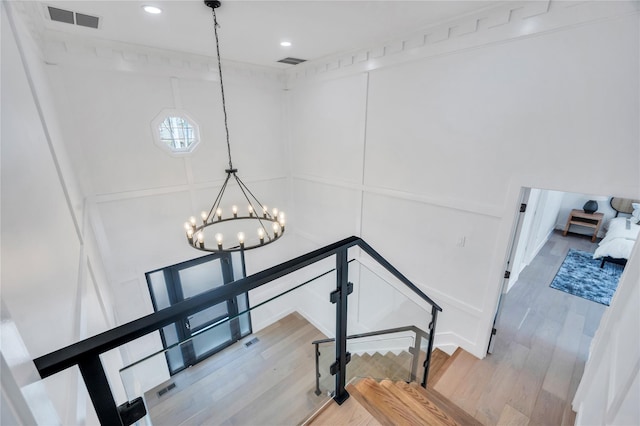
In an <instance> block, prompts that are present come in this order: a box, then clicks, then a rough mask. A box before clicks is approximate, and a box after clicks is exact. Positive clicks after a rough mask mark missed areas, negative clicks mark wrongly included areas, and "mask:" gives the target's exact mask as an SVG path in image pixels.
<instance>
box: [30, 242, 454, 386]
mask: <svg viewBox="0 0 640 426" xmlns="http://www.w3.org/2000/svg"><path fill="white" fill-rule="evenodd" d="M355 245H357V246H359V247H360V248H362V249H363V250H364V251H365V252H366V253H367V254H369V255H370V256H371V257H373V258H374V259H375V260H376V261H377V262H378V263H380V264H381V265H382V266H383V267H385V269H387V270H388V271H389V272H391V274H393V275H394V276H395V277H396V278H398V279H399V280H400V281H402V283H403V284H405V285H406V286H407V287H409V288H410V289H411V290H412V291H413V292H414V293H416V294H417V295H418V296H420V297H421V298H422V299H424V300H425V301H427V302H428V303H430V304H431V305H432V306H433V307H435V308H436V309H437V310H438V311H442V308H441V307H440V306H438V305H437V304H436V303H435V302H434V301H433V300H431V299H430V298H429V297H428V296H427V295H426V294H424V293H423V292H422V291H420V289H418V288H417V287H416V286H415V285H414V284H413V283H412V282H411V281H409V279H408V278H406V277H405V276H404V275H402V274H401V273H400V271H398V270H397V269H396V268H394V267H393V266H392V265H391V264H390V263H389V262H387V260H386V259H384V258H383V257H382V256H381V255H380V254H379V253H378V252H376V251H375V250H374V249H373V248H372V247H371V246H369V244H367V243H366V242H365V241H364V240H363V239H362V238H359V237H355V236H352V237H349V238H345V239H344V240H342V241H338V242H336V243H333V244H329V245H327V246H325V247H322V248H319V249H317V250H314V251H312V252H309V253H307V254H303V255H302V256H298V257H296V258H294V259H291V260H289V261H286V262H284V263H281V264H279V265H276V266H273V267H271V268H268V269H265V270H264V271H261V272H258V273H255V274H253V275H250V276H248V277H246V278H242V279H239V280H238V281H235V282H234V285H232V286H229V285H227V286H221V287H217V288H215V289H213V290H209V291H206V292H203V293H201V294H199V295H197V296H194V297H192V298H189V299H187V300H184V301H182V302H179V303H176V304H175V305H172V306H170V307H168V308H165V309H162V310H160V311H157V312H154V313H152V314H149V315H146V316H144V317H142V318H139V319H137V320H134V321H131V322H128V323H126V324H123V325H121V326H118V327H115V328H112V329H111V330H108V331H105V332H103V333H100V334H97V335H95V336H93V337H89V338H88V339H85V340H82V341H80V342H77V343H73V344H71V345H69V346H67V347H64V348H62V349H58V350H56V351H54V352H51V353H49V354H46V355H43V356H40V357H38V358H36V359H34V360H33V362H34V363H35V365H36V368H37V369H38V372H39V373H40V377H41V378H43V379H44V378H46V377H49V376H51V375H53V374H56V373H59V372H60V371H62V370H66V369H67V368H69V367H72V366H74V365H76V364H78V363H79V362H80V361H81V360H82V358H85V357H87V356H95V355H99V354H102V353H104V352H107V351H110V350H111V349H115V348H117V347H119V346H122V345H124V344H126V343H128V342H130V341H132V340H135V339H137V338H139V337H142V336H144V335H146V334H149V333H151V332H154V331H156V330H159V329H160V328H162V327H164V326H166V325H169V324H172V323H174V322H176V321H178V320H179V319H180V318H184V317H185V316H188V315H193V314H195V313H197V312H199V311H201V310H203V309H205V308H207V307H209V306H213V305H215V304H217V303H219V302H221V301H224V300H229V299H232V298H234V297H236V296H238V295H240V294H242V293H246V292H248V291H249V290H253V289H255V288H257V287H260V286H262V285H263V284H266V283H268V282H270V281H273V280H275V279H278V278H281V277H283V276H285V275H288V274H290V273H292V272H295V271H297V270H299V269H302V268H304V267H306V266H309V265H311V264H312V263H315V262H318V261H320V260H322V259H325V258H327V257H329V256H331V255H334V254H336V253H337V251H338V250H340V249H345V248H349V247H353V246H355Z"/></svg>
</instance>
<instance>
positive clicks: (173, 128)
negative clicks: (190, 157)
mask: <svg viewBox="0 0 640 426" xmlns="http://www.w3.org/2000/svg"><path fill="white" fill-rule="evenodd" d="M151 126H152V127H153V133H154V138H155V142H156V145H158V146H159V147H160V148H162V149H164V150H166V151H168V152H170V153H172V154H185V153H189V152H191V151H193V149H194V148H195V147H196V145H197V144H198V142H199V141H200V137H199V131H198V125H197V124H196V123H195V121H193V120H192V119H191V118H190V117H189V116H188V115H187V114H185V113H184V112H183V111H177V110H165V111H163V112H161V113H160V114H159V115H158V116H157V117H156V119H155V120H153V123H152V124H151Z"/></svg>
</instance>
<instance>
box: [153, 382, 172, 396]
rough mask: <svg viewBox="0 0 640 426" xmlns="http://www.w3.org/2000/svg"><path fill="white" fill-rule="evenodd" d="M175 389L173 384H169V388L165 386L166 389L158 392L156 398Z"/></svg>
mask: <svg viewBox="0 0 640 426" xmlns="http://www.w3.org/2000/svg"><path fill="white" fill-rule="evenodd" d="M175 387H176V384H175V383H171V384H169V386H167V387H165V388H162V389H160V390H159V391H158V392H157V395H158V397H161V396H162V395H164V394H165V393H167V392H169V391H170V390H171V389H173V388H175Z"/></svg>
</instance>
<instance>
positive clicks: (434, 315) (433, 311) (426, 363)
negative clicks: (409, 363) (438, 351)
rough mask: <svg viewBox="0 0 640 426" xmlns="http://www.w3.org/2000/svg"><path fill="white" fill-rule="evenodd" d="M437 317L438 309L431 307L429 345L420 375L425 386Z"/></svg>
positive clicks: (424, 386)
mask: <svg viewBox="0 0 640 426" xmlns="http://www.w3.org/2000/svg"><path fill="white" fill-rule="evenodd" d="M437 319H438V310H437V309H436V307H435V306H432V307H431V323H430V324H429V345H428V347H427V357H426V359H425V360H424V375H423V376H422V383H421V385H422V387H423V388H426V387H427V379H428V378H429V367H431V351H433V339H434V337H435V334H436V333H435V332H436V320H437Z"/></svg>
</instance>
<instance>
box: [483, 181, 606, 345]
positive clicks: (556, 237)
mask: <svg viewBox="0 0 640 426" xmlns="http://www.w3.org/2000/svg"><path fill="white" fill-rule="evenodd" d="M590 200H597V201H598V203H597V206H598V207H597V209H596V210H597V214H601V215H602V223H608V221H609V220H610V219H612V218H613V217H614V216H615V215H616V211H615V210H613V209H612V208H611V206H610V205H609V200H610V197H606V196H597V195H590V194H577V193H570V192H562V191H553V190H544V189H538V188H522V190H521V193H520V199H519V201H518V204H517V206H516V208H515V209H514V210H515V211H514V214H515V215H517V217H516V220H515V221H514V229H513V231H512V239H511V243H510V245H509V248H508V251H507V261H506V263H505V274H504V279H503V282H502V291H501V293H500V297H499V300H498V305H497V309H496V313H495V317H494V325H493V329H492V334H491V337H490V343H489V346H488V348H487V353H489V354H491V353H493V347H494V345H495V340H496V338H495V337H496V334H500V333H501V329H500V323H502V324H503V325H504V324H505V323H506V322H508V321H500V317H501V315H502V314H503V311H505V310H507V311H510V312H509V314H510V315H511V314H513V312H511V311H513V310H514V309H515V308H513V306H512V307H511V309H505V308H509V307H505V301H507V302H506V303H511V304H517V305H518V308H517V310H518V311H521V312H518V314H517V315H515V316H514V317H513V318H511V317H509V318H511V320H513V321H515V324H516V330H504V327H503V330H502V332H503V336H509V335H513V334H514V333H520V334H522V333H523V327H526V326H527V325H531V324H529V320H530V319H531V318H528V317H527V315H534V314H535V313H540V312H547V311H548V310H549V308H550V305H554V306H555V305H556V303H557V302H558V301H560V300H564V299H566V298H567V296H566V295H565V294H560V293H557V290H555V289H549V288H548V287H549V285H550V284H551V283H552V280H553V279H554V277H555V276H556V273H557V272H558V270H559V268H560V266H561V265H562V263H563V261H564V260H565V257H566V256H567V254H568V252H569V251H570V250H571V249H573V250H579V251H582V252H585V253H587V254H588V253H593V252H594V251H595V249H596V248H597V242H596V241H597V238H598V237H602V236H604V232H603V231H602V230H600V232H598V230H597V229H596V230H595V233H594V227H592V226H576V225H572V226H571V228H570V232H569V234H570V235H566V232H563V231H565V230H566V224H567V218H568V217H569V216H570V214H571V212H572V211H576V210H582V208H583V206H584V205H585V204H586V203H587V202H589V201H590ZM514 287H519V288H516V290H517V291H516V292H515V294H511V292H512V289H514ZM534 288H537V290H536V291H534V290H533V289H534ZM519 294H522V296H521V297H519V296H518V295H519ZM508 295H510V296H508ZM571 297H576V296H570V298H571ZM549 300H552V302H549ZM509 301H510V302H509ZM567 303H570V305H571V306H572V307H575V306H577V305H580V306H583V305H584V306H583V307H582V309H583V310H588V311H589V312H592V311H594V314H593V316H594V318H590V322H591V321H592V320H595V322H596V325H597V322H598V321H599V316H598V314H597V313H595V312H602V311H603V310H604V308H605V307H603V306H590V304H592V303H594V302H588V301H587V302H584V301H577V300H569V301H567ZM585 303H586V304H585ZM540 304H541V305H542V306H538V305H540ZM556 308H557V309H558V310H561V309H565V310H569V309H570V308H569V307H568V306H565V307H564V308H560V307H559V306H557V307H556ZM527 313H528V314H527ZM592 327H593V324H591V323H590V325H589V328H590V329H591V328H592ZM507 328H508V327H507ZM589 331H591V330H589Z"/></svg>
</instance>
